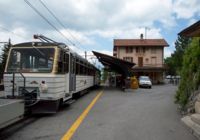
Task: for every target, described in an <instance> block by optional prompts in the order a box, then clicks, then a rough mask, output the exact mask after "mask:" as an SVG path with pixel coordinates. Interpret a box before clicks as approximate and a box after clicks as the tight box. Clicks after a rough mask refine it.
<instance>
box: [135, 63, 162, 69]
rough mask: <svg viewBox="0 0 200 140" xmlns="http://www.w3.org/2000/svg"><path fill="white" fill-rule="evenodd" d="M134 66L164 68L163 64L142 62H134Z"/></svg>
mask: <svg viewBox="0 0 200 140" xmlns="http://www.w3.org/2000/svg"><path fill="white" fill-rule="evenodd" d="M135 67H141V68H142V67H157V68H166V65H165V64H143V65H138V64H136V65H135Z"/></svg>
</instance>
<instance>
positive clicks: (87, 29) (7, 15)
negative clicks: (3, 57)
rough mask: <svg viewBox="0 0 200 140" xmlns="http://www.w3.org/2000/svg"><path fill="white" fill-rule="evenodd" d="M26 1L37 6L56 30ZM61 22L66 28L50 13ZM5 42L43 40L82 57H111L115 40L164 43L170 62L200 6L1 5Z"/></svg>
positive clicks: (143, 0) (169, 1)
mask: <svg viewBox="0 0 200 140" xmlns="http://www.w3.org/2000/svg"><path fill="white" fill-rule="evenodd" d="M25 1H28V2H29V3H30V4H31V5H32V6H34V7H35V8H36V9H37V10H38V11H39V12H40V13H41V14H42V16H43V17H45V19H46V20H48V22H49V23H50V24H51V25H53V26H54V27H55V28H56V29H57V30H55V28H52V26H51V25H49V24H48V23H47V22H46V21H45V20H44V19H43V18H42V17H41V16H40V15H39V14H37V13H36V12H35V11H34V10H33V9H32V8H31V7H30V6H29V5H28V4H27V3H26V2H25ZM43 4H44V5H45V6H46V7H47V8H48V9H49V10H50V11H51V12H52V13H53V14H54V15H55V16H56V17H57V19H58V20H59V21H60V23H61V24H59V23H58V22H57V20H56V19H55V18H54V17H53V16H52V15H51V14H50V13H49V12H48V10H47V9H46V8H45V6H44V5H43ZM0 17H1V20H0V42H4V41H8V39H9V38H10V39H11V42H12V44H16V43H21V42H27V41H33V34H42V35H44V36H47V37H49V38H51V39H53V40H55V41H57V42H64V43H66V44H67V45H68V46H69V47H70V48H71V49H73V50H74V51H75V52H77V53H79V54H80V55H83V54H84V51H87V54H88V57H89V59H91V61H95V62H96V60H93V59H92V58H93V57H92V56H90V55H92V53H91V51H92V50H95V51H99V52H102V53H106V54H109V55H112V50H113V39H139V37H140V34H141V33H143V34H145V28H146V38H147V39H158V38H164V39H165V40H166V41H167V42H168V44H169V45H170V46H169V47H166V48H165V50H164V56H165V57H168V56H170V55H171V53H173V51H174V50H175V48H174V42H175V41H176V39H177V34H178V33H179V32H180V31H181V30H183V29H184V28H186V27H188V26H189V25H191V24H193V23H195V22H197V21H198V20H199V19H200V2H199V0H149V1H148V0H15V1H14V0H0Z"/></svg>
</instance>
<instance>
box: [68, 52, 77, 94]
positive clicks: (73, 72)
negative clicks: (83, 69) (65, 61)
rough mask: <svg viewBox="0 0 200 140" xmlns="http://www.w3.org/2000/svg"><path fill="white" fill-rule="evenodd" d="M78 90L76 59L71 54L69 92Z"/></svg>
mask: <svg viewBox="0 0 200 140" xmlns="http://www.w3.org/2000/svg"><path fill="white" fill-rule="evenodd" d="M75 90H76V59H75V56H73V54H70V73H69V91H75Z"/></svg>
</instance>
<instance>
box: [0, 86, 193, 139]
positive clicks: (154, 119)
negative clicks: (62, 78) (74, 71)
mask: <svg viewBox="0 0 200 140" xmlns="http://www.w3.org/2000/svg"><path fill="white" fill-rule="evenodd" d="M175 90H176V87H175V86H173V85H162V86H153V88H152V89H138V90H135V91H133V92H122V91H120V90H117V89H113V88H105V89H104V92H103V94H102V96H101V97H100V99H99V100H98V101H97V102H96V104H95V105H94V107H93V108H92V110H91V111H90V112H89V114H88V115H87V117H86V118H85V119H84V120H83V122H82V124H81V125H80V126H79V127H78V129H77V131H76V132H75V133H74V135H73V136H72V140H196V138H195V137H194V136H193V135H192V134H191V133H190V132H189V131H188V130H187V129H186V127H185V126H184V124H183V123H182V122H181V121H180V118H181V116H180V115H179V113H178V111H177V105H175V104H174V94H175ZM97 94H98V90H96V91H91V92H90V93H89V94H87V95H85V96H83V97H82V98H80V99H79V100H77V101H76V102H75V103H73V104H72V105H71V106H66V107H64V108H62V109H61V110H60V111H59V112H58V113H57V114H55V115H45V116H41V115H40V116H33V117H31V118H29V119H26V120H25V121H23V122H21V123H18V124H16V125H13V126H12V127H10V128H8V129H5V130H4V131H3V132H0V139H1V140H2V139H8V140H59V139H61V138H62V137H63V135H64V134H65V133H66V132H67V131H68V129H69V128H70V127H71V125H72V124H73V123H74V122H75V121H76V119H77V118H78V117H79V116H80V115H81V113H82V112H83V111H84V110H85V108H86V107H87V106H88V105H89V104H90V102H91V101H92V100H93V99H94V98H95V96H96V95H97Z"/></svg>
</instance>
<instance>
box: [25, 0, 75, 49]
mask: <svg viewBox="0 0 200 140" xmlns="http://www.w3.org/2000/svg"><path fill="white" fill-rule="evenodd" d="M24 1H25V2H26V4H28V6H29V7H31V8H32V9H33V10H34V11H35V12H36V13H37V14H38V15H39V16H40V17H42V18H43V19H44V20H45V21H46V22H47V23H48V24H49V25H50V26H51V27H52V28H53V29H55V30H56V31H57V32H58V33H59V34H60V35H62V36H63V37H64V38H65V39H66V40H67V41H68V42H69V43H70V44H71V45H72V46H75V44H74V43H73V42H72V41H71V40H70V39H68V38H67V37H66V36H65V35H64V34H63V33H62V32H60V31H59V29H58V28H57V27H56V26H54V25H53V24H52V23H51V22H50V21H49V20H48V19H47V18H46V17H45V16H44V15H43V14H41V13H40V11H39V10H37V9H36V8H35V7H34V6H33V5H32V4H31V3H30V2H29V1H28V0H24Z"/></svg>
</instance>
